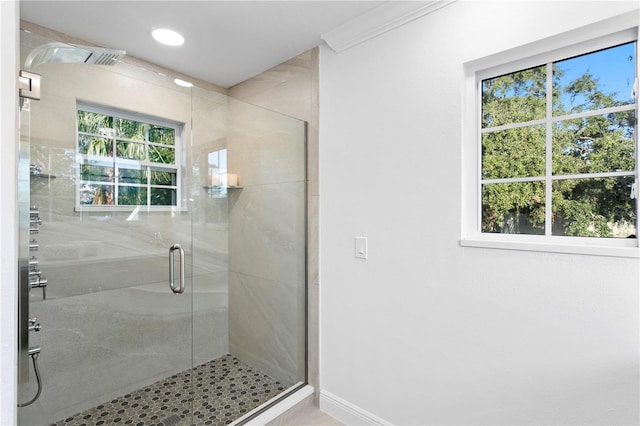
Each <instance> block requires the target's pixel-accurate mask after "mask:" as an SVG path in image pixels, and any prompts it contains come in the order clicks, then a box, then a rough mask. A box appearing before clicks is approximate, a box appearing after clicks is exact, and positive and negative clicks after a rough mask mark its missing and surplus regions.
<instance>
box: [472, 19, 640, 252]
mask: <svg viewBox="0 0 640 426" xmlns="http://www.w3.org/2000/svg"><path fill="white" fill-rule="evenodd" d="M636 36H637V30H634V31H628V32H624V33H619V34H616V35H615V36H611V37H607V38H606V39H604V40H600V41H599V42H596V43H594V42H590V43H585V44H584V45H582V46H579V45H578V46H571V47H570V48H565V49H561V50H555V51H553V52H551V53H546V54H541V55H537V56H535V57H534V58H528V59H524V60H518V61H516V62H512V63H509V64H508V65H506V66H505V65H499V66H497V67H493V68H490V69H485V70H480V71H477V72H475V74H474V79H475V90H476V91H477V92H476V93H477V96H478V103H477V105H478V109H477V110H476V113H475V114H477V115H476V117H477V119H476V120H475V122H476V123H477V127H476V135H477V139H476V141H477V143H479V145H480V147H479V159H478V160H479V161H478V169H477V170H478V175H479V176H478V177H477V180H476V183H477V186H476V188H477V190H478V196H477V200H478V210H476V211H477V217H476V220H477V223H478V226H477V232H476V234H479V235H481V236H482V235H484V236H485V237H486V238H488V239H493V240H494V241H500V240H502V241H532V239H531V238H530V237H528V236H540V237H544V238H545V239H546V241H547V242H552V241H555V242H558V241H559V240H560V239H562V241H564V242H566V241H567V240H568V239H571V240H572V243H576V241H580V240H582V241H585V242H586V240H589V241H591V242H590V243H587V244H593V243H594V241H595V240H603V241H604V240H606V241H609V242H613V241H616V240H617V241H622V240H626V239H633V238H635V237H636V227H637V210H638V207H637V204H638V203H637V194H638V190H637V149H636V146H637V112H638V96H637V94H638V82H637V81H638V80H637V73H638V72H637V66H638V65H637V64H638V59H637V58H638V57H637V49H638V47H637V41H636V38H637V37H636ZM594 46H596V47H595V48H594ZM507 234H508V235H507ZM491 235H493V237H491ZM516 235H518V236H524V237H515V236H516ZM540 237H538V238H540ZM481 238H482V237H481ZM518 238H520V239H518ZM527 238H529V239H528V240H527ZM537 241H539V240H537ZM613 244H614V245H615V244H616V243H615V242H613ZM621 245H622V246H628V245H634V246H636V247H637V242H636V241H631V242H630V241H626V242H623V243H621Z"/></svg>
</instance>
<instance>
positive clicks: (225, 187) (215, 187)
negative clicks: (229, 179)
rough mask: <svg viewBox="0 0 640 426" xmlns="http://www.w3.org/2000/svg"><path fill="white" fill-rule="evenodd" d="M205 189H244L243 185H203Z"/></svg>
mask: <svg viewBox="0 0 640 426" xmlns="http://www.w3.org/2000/svg"><path fill="white" fill-rule="evenodd" d="M203 188H204V189H242V188H243V187H242V186H203Z"/></svg>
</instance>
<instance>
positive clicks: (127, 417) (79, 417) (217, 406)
mask: <svg viewBox="0 0 640 426" xmlns="http://www.w3.org/2000/svg"><path fill="white" fill-rule="evenodd" d="M285 389H286V386H285V385H283V384H282V383H280V382H278V381H277V380H275V379H273V378H272V377H270V376H268V375H266V374H264V373H262V372H260V371H258V370H256V369H254V368H252V367H250V366H248V365H247V364H244V363H243V362H241V361H239V360H238V359H237V358H235V357H233V356H232V355H224V356H222V357H220V358H216V359H214V360H212V361H209V362H206V363H204V364H201V365H198V366H197V367H194V368H193V369H190V370H186V371H183V372H181V373H178V374H175V375H173V376H171V377H168V378H166V379H163V380H160V381H158V382H156V383H153V384H152V385H149V386H146V387H144V388H142V389H138V390H136V391H133V392H130V393H128V394H126V395H123V396H121V397H118V398H115V399H113V400H111V401H109V402H106V403H104V404H100V405H98V406H97V407H93V408H90V409H88V410H85V411H83V412H81V413H78V414H74V415H73V416H69V417H67V418H65V419H63V420H60V421H57V422H55V423H52V426H62V425H65V426H98V425H133V426H149V425H153V426H182V425H196V426H200V425H214V426H222V425H228V424H230V423H232V422H233V421H234V420H236V419H237V418H239V417H242V416H244V415H245V414H247V413H248V412H250V411H251V410H253V409H254V408H256V407H258V406H260V405H261V404H263V403H264V402H266V401H268V400H270V399H272V398H273V397H274V396H276V395H278V394H279V393H281V392H283V391H284V390H285ZM192 406H193V417H192V416H191V411H192Z"/></svg>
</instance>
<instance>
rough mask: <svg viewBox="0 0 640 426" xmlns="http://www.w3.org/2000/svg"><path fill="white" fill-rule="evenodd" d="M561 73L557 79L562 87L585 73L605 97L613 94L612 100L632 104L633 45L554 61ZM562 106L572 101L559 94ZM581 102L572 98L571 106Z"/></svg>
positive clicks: (633, 43) (633, 79)
mask: <svg viewBox="0 0 640 426" xmlns="http://www.w3.org/2000/svg"><path fill="white" fill-rule="evenodd" d="M556 66H557V67H558V68H559V69H561V70H562V71H564V75H563V76H562V78H561V79H560V82H561V85H562V87H566V86H567V85H569V84H571V82H573V81H574V80H575V79H577V78H579V77H580V76H582V75H583V74H585V73H586V72H588V73H590V74H591V75H593V76H594V77H596V78H597V79H598V87H599V88H600V90H602V91H603V92H605V93H607V94H612V93H614V92H615V93H616V96H615V100H616V101H619V102H623V103H631V102H632V95H631V91H632V90H633V84H634V81H635V78H636V70H635V68H636V42H632V43H627V44H623V45H620V46H617V47H613V48H610V49H605V50H601V51H599V52H594V53H591V54H587V55H583V56H578V57H576V58H571V59H566V60H564V61H560V62H556ZM562 96H563V104H564V105H567V106H568V105H571V99H570V97H569V95H567V94H566V93H562ZM576 102H580V99H575V100H574V102H573V103H574V104H575V103H576Z"/></svg>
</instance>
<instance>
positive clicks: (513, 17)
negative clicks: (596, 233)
mask: <svg viewBox="0 0 640 426" xmlns="http://www.w3.org/2000/svg"><path fill="white" fill-rule="evenodd" d="M637 8H638V3H637V2H590V1H586V2H469V1H460V2H456V3H454V4H452V5H450V6H447V7H445V8H443V9H440V10H438V11H437V12H435V13H433V14H431V15H427V16H425V17H423V18H421V19H419V20H416V21H413V22H411V23H409V24H407V25H405V26H403V27H400V28H398V29H396V30H393V31H391V32H387V33H385V34H383V35H381V36H379V37H377V38H375V39H372V40H369V41H367V42H365V43H363V44H360V45H358V46H356V47H354V48H351V49H349V50H346V51H343V52H342V53H339V54H336V53H334V52H333V51H331V50H330V49H329V48H328V47H326V46H323V47H322V48H321V52H320V53H321V56H320V102H321V104H320V188H321V190H322V197H321V203H320V233H321V234H320V235H321V237H320V238H321V249H320V250H321V251H320V253H321V255H320V262H321V267H320V274H321V275H320V276H321V281H320V286H321V324H320V327H321V377H320V381H321V406H322V408H323V409H325V410H327V411H329V412H330V413H331V414H333V415H334V416H336V417H338V418H339V419H341V420H343V421H345V422H347V423H350V424H353V423H367V422H368V423H385V422H389V423H393V424H399V425H400V424H401V425H410V424H420V425H426V424H505V425H507V424H508V425H513V424H605V423H606V424H638V422H639V421H640V417H639V412H640V406H639V397H640V395H639V391H638V389H639V387H640V381H639V367H638V358H639V355H640V351H639V338H638V336H639V323H638V320H639V308H638V300H639V297H638V296H639V292H638V284H639V282H638V281H639V268H638V264H639V261H638V260H634V259H628V258H615V257H602V256H588V255H570V254H552V253H535V252H526V251H508V250H498V249H481V248H463V247H460V245H459V239H460V232H461V231H460V226H461V225H460V224H461V199H460V198H461V197H460V194H461V192H462V187H461V185H462V178H463V175H464V171H463V170H462V166H461V155H462V148H461V145H462V143H461V133H462V132H461V128H462V101H461V99H462V93H461V92H462V88H463V64H464V63H465V62H467V61H470V60H475V59H478V58H482V57H484V56H487V55H491V54H494V53H498V52H501V51H504V50H506V49H510V48H514V47H518V46H521V45H524V44H527V43H531V42H534V41H536V40H540V39H543V38H546V37H549V36H552V35H556V34H559V33H562V32H564V31H568V30H571V29H575V28H579V27H581V26H584V25H588V24H590V23H593V22H596V21H598V20H601V19H605V18H607V17H611V16H615V15H617V14H620V13H623V12H627V11H629V10H634V9H637ZM356 235H362V236H366V237H368V239H369V240H368V241H369V259H368V260H359V259H355V258H354V236H356ZM367 419H368V420H367Z"/></svg>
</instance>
